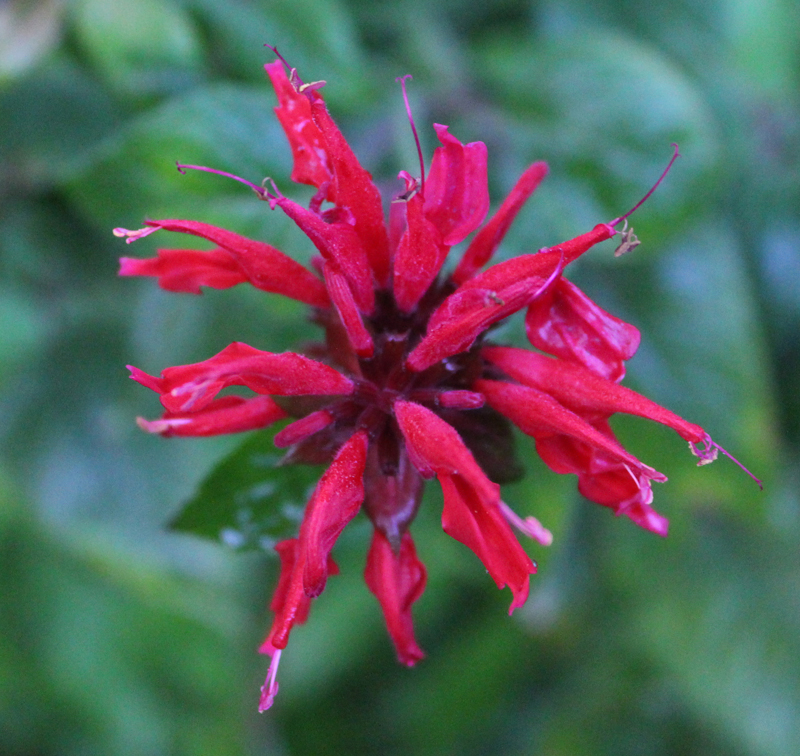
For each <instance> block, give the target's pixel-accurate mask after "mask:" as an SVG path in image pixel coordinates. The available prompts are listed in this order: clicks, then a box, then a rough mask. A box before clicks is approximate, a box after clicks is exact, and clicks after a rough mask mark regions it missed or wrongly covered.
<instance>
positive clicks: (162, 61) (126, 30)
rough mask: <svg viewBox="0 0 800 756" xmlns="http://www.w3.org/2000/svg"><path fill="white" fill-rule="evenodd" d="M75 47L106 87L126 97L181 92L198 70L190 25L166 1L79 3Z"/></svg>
mask: <svg viewBox="0 0 800 756" xmlns="http://www.w3.org/2000/svg"><path fill="white" fill-rule="evenodd" d="M72 13H73V23H74V24H75V33H76V37H77V40H78V43H79V45H80V46H81V48H82V49H83V51H84V52H85V53H86V55H87V56H88V57H89V58H90V60H91V61H92V63H93V64H94V66H95V68H96V69H97V70H98V71H99V72H100V73H101V75H103V76H104V78H106V79H107V80H108V81H109V83H110V84H111V86H112V87H113V88H115V89H118V90H120V91H122V92H123V93H125V94H129V95H134V96H136V95H150V94H160V93H163V92H171V91H176V90H180V89H182V88H184V87H186V86H187V85H189V84H191V83H192V82H193V80H194V79H195V77H196V76H197V75H198V73H199V71H200V69H201V68H202V64H203V61H202V57H203V55H202V48H201V44H200V37H199V34H198V30H197V29H196V28H195V24H194V22H193V21H192V19H191V17H190V16H189V14H187V13H186V12H185V11H184V10H183V9H182V8H180V7H179V6H178V5H177V4H173V3H171V2H169V1H168V0H167V1H166V2H164V0H119V1H118V2H114V3H107V2H105V1H104V0H78V2H76V3H74V4H73V8H72Z"/></svg>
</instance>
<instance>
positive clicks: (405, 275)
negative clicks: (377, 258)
mask: <svg viewBox="0 0 800 756" xmlns="http://www.w3.org/2000/svg"><path fill="white" fill-rule="evenodd" d="M422 202H423V199H422V196H421V195H420V194H415V195H414V196H413V197H412V198H411V199H410V200H408V202H407V203H406V219H407V225H406V230H405V233H404V234H403V236H402V238H401V239H400V244H399V245H398V247H397V252H396V253H395V257H394V298H395V300H396V301H397V304H398V306H399V307H400V309H401V310H402V311H403V312H406V313H408V312H411V311H412V310H413V309H414V307H415V306H416V304H417V302H419V300H420V299H421V298H422V295H423V294H424V293H425V292H426V291H427V290H428V287H429V286H430V285H431V284H432V283H433V281H434V279H435V278H436V276H437V275H438V274H439V270H440V269H441V267H442V265H443V263H444V261H445V258H446V257H447V247H445V246H444V245H443V244H442V237H441V234H440V233H439V232H438V231H437V230H436V226H434V225H433V224H432V223H431V222H430V221H429V220H428V219H427V218H426V217H425V215H424V214H423V211H422Z"/></svg>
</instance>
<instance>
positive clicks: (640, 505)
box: [536, 420, 668, 536]
mask: <svg viewBox="0 0 800 756" xmlns="http://www.w3.org/2000/svg"><path fill="white" fill-rule="evenodd" d="M595 425H596V428H597V430H598V431H599V432H600V433H601V434H603V435H605V436H606V437H608V438H609V439H610V440H611V441H613V442H614V443H616V438H615V436H614V434H613V432H612V431H611V428H609V427H608V423H607V422H606V421H604V420H601V421H597V422H596V423H595ZM536 451H537V452H538V453H539V456H540V457H541V458H542V460H543V461H544V462H545V464H547V465H548V467H550V468H551V469H552V470H555V472H558V473H562V474H565V473H575V474H577V476H578V490H579V491H580V492H581V494H582V495H583V496H585V497H586V498H587V499H589V500H590V501H593V502H595V503H597V504H602V505H603V506H605V507H609V508H611V509H613V510H614V512H615V513H616V514H617V515H622V514H624V515H625V516H627V517H629V518H630V519H631V520H633V521H634V522H635V523H636V524H637V525H640V526H641V527H643V528H646V529H647V530H650V531H652V532H654V533H656V534H658V535H661V536H666V534H667V527H668V522H667V519H666V518H665V517H662V516H661V515H660V514H658V513H657V512H656V511H655V510H653V509H652V507H651V506H650V503H651V502H652V500H653V490H652V483H651V476H650V475H648V474H647V473H644V474H643V473H642V472H641V471H634V470H632V469H631V467H630V466H629V465H626V464H624V463H621V462H620V461H619V459H618V458H616V457H615V456H610V455H609V454H607V453H606V452H604V451H603V450H600V449H597V448H594V447H591V446H588V445H587V444H585V443H583V442H581V441H578V440H576V439H575V438H570V437H568V436H563V435H561V436H552V435H551V436H538V437H537V438H536Z"/></svg>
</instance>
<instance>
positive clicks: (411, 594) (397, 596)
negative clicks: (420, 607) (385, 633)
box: [364, 530, 427, 667]
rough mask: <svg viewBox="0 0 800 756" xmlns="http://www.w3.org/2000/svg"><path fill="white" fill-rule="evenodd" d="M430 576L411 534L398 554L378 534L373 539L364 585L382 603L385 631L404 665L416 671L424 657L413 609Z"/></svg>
mask: <svg viewBox="0 0 800 756" xmlns="http://www.w3.org/2000/svg"><path fill="white" fill-rule="evenodd" d="M426 579H427V572H426V570H425V565H423V564H422V562H421V561H420V560H419V559H418V557H417V552H416V549H415V548H414V541H413V540H412V538H411V534H410V533H409V532H407V531H406V532H405V533H403V537H402V539H401V541H400V548H399V549H398V550H397V551H396V552H395V551H394V550H393V549H392V546H391V544H390V543H389V541H388V540H387V538H386V536H385V535H384V534H383V533H381V532H380V531H379V530H376V531H374V533H373V535H372V545H371V546H370V549H369V553H368V554H367V566H366V569H365V570H364V581H365V582H366V584H367V588H369V590H370V591H371V592H372V593H373V594H375V596H376V597H377V599H378V601H379V602H380V605H381V609H382V610H383V616H384V619H385V620H386V627H387V629H388V630H389V635H390V637H391V639H392V642H393V643H394V647H395V649H396V650H397V658H398V659H399V660H400V663H401V664H405V665H406V666H407V667H413V666H414V665H415V664H416V663H417V662H418V661H419V660H420V659H422V658H424V656H425V654H424V653H423V652H422V649H420V647H419V646H418V645H417V641H416V639H415V638H414V626H413V623H412V619H411V606H412V604H413V603H414V602H415V601H416V600H417V599H418V598H419V597H420V596H421V595H422V592H423V591H424V590H425V582H426Z"/></svg>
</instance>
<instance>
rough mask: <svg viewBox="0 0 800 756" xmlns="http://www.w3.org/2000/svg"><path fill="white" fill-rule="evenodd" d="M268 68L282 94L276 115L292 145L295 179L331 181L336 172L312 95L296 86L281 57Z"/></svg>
mask: <svg viewBox="0 0 800 756" xmlns="http://www.w3.org/2000/svg"><path fill="white" fill-rule="evenodd" d="M264 69H265V70H266V72H267V73H268V74H269V78H270V79H271V80H272V86H273V87H275V94H276V95H277V96H278V106H277V107H276V108H275V115H277V116H278V120H279V121H280V122H281V126H283V130H284V132H285V133H286V138H287V139H288V140H289V146H290V147H291V148H292V157H293V159H294V165H293V167H292V181H297V182H299V183H301V184H311V186H316V187H317V188H319V187H321V186H322V185H323V184H324V183H325V182H327V181H331V179H332V178H333V171H332V169H331V164H330V159H329V158H328V154H327V151H326V148H325V140H324V138H323V136H322V132H320V130H319V127H318V126H317V125H316V124H315V123H314V121H313V120H312V118H311V103H310V102H309V99H308V96H307V95H305V94H301V93H300V92H298V91H297V90H296V89H295V88H294V86H293V85H292V83H291V82H290V81H289V79H288V77H287V76H286V69H285V68H284V67H283V63H281V61H280V60H276V61H275V62H274V63H267V64H266V65H265V66H264Z"/></svg>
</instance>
